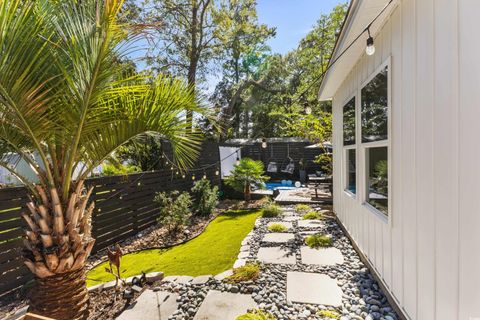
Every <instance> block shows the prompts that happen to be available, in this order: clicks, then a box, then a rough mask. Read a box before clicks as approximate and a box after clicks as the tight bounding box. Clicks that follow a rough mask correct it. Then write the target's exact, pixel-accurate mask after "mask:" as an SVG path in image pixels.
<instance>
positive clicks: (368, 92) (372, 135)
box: [362, 67, 388, 143]
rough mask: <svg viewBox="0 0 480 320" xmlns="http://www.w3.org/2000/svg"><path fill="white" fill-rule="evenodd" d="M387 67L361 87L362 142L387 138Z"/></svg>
mask: <svg viewBox="0 0 480 320" xmlns="http://www.w3.org/2000/svg"><path fill="white" fill-rule="evenodd" d="M387 76H388V68H387V67H385V68H384V69H383V70H382V71H380V72H379V73H378V74H377V75H376V76H375V77H374V78H373V79H372V80H371V81H370V82H369V83H368V84H367V85H366V86H365V87H363V89H362V142H363V143H367V142H373V141H381V140H386V139H388V80H387Z"/></svg>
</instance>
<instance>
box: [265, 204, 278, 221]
mask: <svg viewBox="0 0 480 320" xmlns="http://www.w3.org/2000/svg"><path fill="white" fill-rule="evenodd" d="M281 214H282V209H281V208H280V206H278V205H276V204H274V203H269V204H267V205H266V206H265V207H264V208H263V209H262V216H263V217H264V218H274V217H278V216H279V215H281Z"/></svg>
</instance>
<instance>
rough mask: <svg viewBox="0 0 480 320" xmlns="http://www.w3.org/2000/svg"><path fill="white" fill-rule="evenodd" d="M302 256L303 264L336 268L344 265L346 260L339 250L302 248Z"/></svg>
mask: <svg viewBox="0 0 480 320" xmlns="http://www.w3.org/2000/svg"><path fill="white" fill-rule="evenodd" d="M300 255H301V256H302V263H303V264H318V265H322V266H334V265H336V264H342V263H343V261H344V259H343V255H342V252H341V251H340V250H338V249H337V248H318V249H312V248H310V247H307V246H305V247H301V248H300Z"/></svg>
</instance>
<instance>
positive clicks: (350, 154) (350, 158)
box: [346, 149, 357, 194]
mask: <svg viewBox="0 0 480 320" xmlns="http://www.w3.org/2000/svg"><path fill="white" fill-rule="evenodd" d="M356 153H357V152H356V150H355V149H347V156H346V158H347V159H346V160H347V161H346V163H347V187H346V190H347V191H350V192H351V193H353V194H356V193H357V159H356Z"/></svg>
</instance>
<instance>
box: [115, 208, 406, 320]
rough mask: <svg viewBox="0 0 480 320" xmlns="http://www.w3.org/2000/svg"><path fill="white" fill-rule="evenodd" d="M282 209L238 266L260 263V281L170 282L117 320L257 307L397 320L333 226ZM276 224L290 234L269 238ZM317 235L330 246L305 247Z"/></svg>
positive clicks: (227, 316)
mask: <svg viewBox="0 0 480 320" xmlns="http://www.w3.org/2000/svg"><path fill="white" fill-rule="evenodd" d="M282 208H283V210H284V213H285V214H284V216H282V217H276V218H262V217H260V218H258V219H257V221H256V222H255V227H254V230H252V232H250V233H249V234H248V235H247V236H246V237H245V239H244V240H243V241H242V244H241V248H240V251H239V252H238V257H237V260H236V261H235V264H234V266H232V268H233V267H239V266H242V265H245V263H248V262H258V261H259V262H261V263H262V270H261V273H260V276H259V278H258V279H257V280H256V281H249V282H243V283H235V284H232V283H229V282H228V281H226V278H227V277H229V276H231V275H232V274H233V271H232V269H230V270H227V271H224V272H222V273H220V274H217V275H215V276H213V277H212V276H210V275H205V276H198V277H195V278H193V277H189V276H169V277H165V278H164V280H163V281H162V282H160V284H159V285H158V287H155V288H154V290H153V291H152V290H146V291H145V292H143V293H142V294H141V295H140V297H139V298H138V299H137V301H136V303H135V304H134V306H133V307H132V308H131V309H128V310H126V311H125V312H124V313H122V315H121V316H120V317H119V318H118V319H120V320H126V319H133V320H135V319H141V320H150V319H152V320H157V319H160V317H161V319H162V320H166V319H167V320H184V319H185V320H217V319H218V320H235V319H236V317H238V316H239V315H242V314H245V313H246V312H247V311H248V310H249V309H257V308H258V309H262V310H265V311H266V312H268V313H270V314H272V315H273V316H274V317H275V319H277V320H290V319H299V320H301V319H303V320H323V319H327V318H325V317H324V316H322V314H321V313H320V312H321V311H322V310H328V311H330V312H335V313H336V314H338V319H340V320H365V319H368V320H397V319H399V318H398V316H397V315H396V313H395V311H394V310H393V308H392V307H391V306H390V305H389V303H388V301H387V299H386V297H385V295H384V294H383V292H382V291H381V289H380V287H379V285H378V284H377V283H376V282H375V280H374V278H373V276H372V275H371V274H370V272H369V270H368V269H367V268H366V267H365V265H364V264H363V263H362V261H361V260H360V258H359V256H358V254H357V253H356V252H355V250H354V249H353V247H352V245H351V243H350V241H349V240H348V238H347V237H346V236H345V234H343V232H342V230H341V229H340V227H339V226H338V224H337V223H336V221H335V220H334V219H329V218H326V219H324V220H303V219H302V216H301V215H300V214H298V213H297V212H296V211H295V209H294V208H293V207H292V206H284V207H282ZM314 209H316V210H317V211H319V210H320V209H321V208H318V207H316V208H314ZM273 223H280V224H282V225H284V226H285V227H287V228H288V230H287V231H286V232H281V233H279V232H270V231H269V230H268V226H270V225H272V224H273ZM316 233H320V234H326V235H329V236H331V237H332V242H333V245H332V247H329V248H319V249H312V248H309V247H308V246H306V245H305V237H306V236H308V235H310V234H316Z"/></svg>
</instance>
